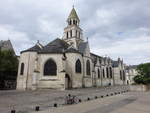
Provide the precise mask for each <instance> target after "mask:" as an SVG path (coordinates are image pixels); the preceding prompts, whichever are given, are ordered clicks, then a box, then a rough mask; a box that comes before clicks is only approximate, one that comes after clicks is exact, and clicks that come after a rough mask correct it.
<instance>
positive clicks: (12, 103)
mask: <svg viewBox="0 0 150 113" xmlns="http://www.w3.org/2000/svg"><path fill="white" fill-rule="evenodd" d="M128 89H129V87H128V86H110V87H102V88H82V89H73V90H65V91H60V90H53V89H42V90H37V91H16V90H12V91H0V113H10V110H11V109H13V108H15V109H16V110H17V111H26V112H29V113H30V112H31V111H34V109H35V106H40V109H41V110H45V109H48V108H49V107H52V106H53V104H54V103H57V104H58V106H62V105H63V104H64V103H65V101H64V100H65V99H64V98H65V96H66V95H68V94H71V95H75V96H77V98H79V99H82V101H85V100H87V98H88V97H89V98H90V99H93V98H95V96H97V97H101V96H102V95H103V96H106V95H107V94H109V95H110V94H111V93H115V92H120V91H126V90H128Z"/></svg>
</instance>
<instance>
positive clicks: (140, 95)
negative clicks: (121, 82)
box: [32, 92, 150, 113]
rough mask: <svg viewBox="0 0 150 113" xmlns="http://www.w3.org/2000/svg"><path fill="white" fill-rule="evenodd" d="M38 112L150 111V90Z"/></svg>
mask: <svg viewBox="0 0 150 113" xmlns="http://www.w3.org/2000/svg"><path fill="white" fill-rule="evenodd" d="M32 113H37V112H32ZM38 113H150V92H127V93H123V94H119V95H114V96H109V97H105V98H103V99H102V98H99V99H94V100H91V101H86V102H83V103H80V104H75V105H71V106H62V107H59V108H51V109H50V108H49V109H48V110H45V111H40V112H38Z"/></svg>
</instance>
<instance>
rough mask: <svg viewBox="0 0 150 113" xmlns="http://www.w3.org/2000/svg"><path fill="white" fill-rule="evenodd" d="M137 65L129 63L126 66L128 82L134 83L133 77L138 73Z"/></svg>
mask: <svg viewBox="0 0 150 113" xmlns="http://www.w3.org/2000/svg"><path fill="white" fill-rule="evenodd" d="M136 67H137V65H129V66H126V83H127V84H134V83H135V82H134V80H133V78H134V77H135V76H136V75H137V74H138V72H137V70H136Z"/></svg>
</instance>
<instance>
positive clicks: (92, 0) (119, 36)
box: [0, 0, 150, 65]
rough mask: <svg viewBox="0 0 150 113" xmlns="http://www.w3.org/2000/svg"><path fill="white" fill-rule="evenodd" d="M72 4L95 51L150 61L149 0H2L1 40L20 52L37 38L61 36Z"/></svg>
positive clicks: (127, 59)
mask: <svg viewBox="0 0 150 113" xmlns="http://www.w3.org/2000/svg"><path fill="white" fill-rule="evenodd" d="M73 4H74V6H75V9H76V11H77V14H78V16H79V18H80V27H81V28H82V29H83V33H84V39H85V40H86V39H87V37H88V39H89V44H90V50H91V52H92V53H95V54H97V55H100V56H109V57H111V58H112V59H114V60H116V59H117V58H118V57H120V58H123V60H124V63H126V64H128V65H135V64H140V63H145V62H150V7H149V6H150V0H74V2H73V0H0V40H8V39H9V40H11V42H12V44H13V47H14V49H15V51H16V53H17V55H20V51H23V50H25V49H28V48H30V47H32V46H33V45H35V44H36V42H37V40H39V41H40V43H41V44H43V45H46V44H47V43H49V42H50V41H52V40H54V39H56V38H62V36H63V29H64V28H65V27H66V26H67V23H66V20H67V17H68V15H69V13H70V11H71V9H72V6H73Z"/></svg>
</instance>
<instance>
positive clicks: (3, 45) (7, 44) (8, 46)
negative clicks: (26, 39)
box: [0, 40, 14, 51]
mask: <svg viewBox="0 0 150 113" xmlns="http://www.w3.org/2000/svg"><path fill="white" fill-rule="evenodd" d="M0 47H1V50H12V51H14V49H13V46H12V44H11V41H10V40H1V41H0Z"/></svg>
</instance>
